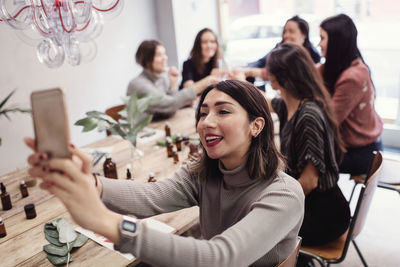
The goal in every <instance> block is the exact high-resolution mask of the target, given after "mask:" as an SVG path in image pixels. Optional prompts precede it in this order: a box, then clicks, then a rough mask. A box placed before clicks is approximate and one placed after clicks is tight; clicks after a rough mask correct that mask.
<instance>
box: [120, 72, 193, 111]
mask: <svg viewBox="0 0 400 267" xmlns="http://www.w3.org/2000/svg"><path fill="white" fill-rule="evenodd" d="M160 79H163V77H162V78H160ZM168 84H169V83H168V82H166V81H165V82H160V81H159V84H158V86H157V85H156V84H155V83H154V82H153V81H151V80H150V79H149V78H147V77H146V76H145V74H143V73H142V74H141V75H140V76H138V77H137V78H136V79H134V80H132V81H131V82H130V83H129V85H128V90H127V95H130V94H132V93H133V92H136V94H137V95H141V94H161V95H162V98H161V100H160V101H158V102H157V103H155V104H153V105H150V106H149V107H148V108H147V110H146V112H147V113H150V114H154V113H157V114H172V113H174V112H175V111H177V110H178V109H180V108H182V107H184V106H185V105H187V104H189V103H190V102H191V101H192V100H194V99H196V93H195V91H194V89H193V88H192V87H188V88H184V89H182V90H179V91H173V92H172V91H169V89H168V86H169V85H168Z"/></svg>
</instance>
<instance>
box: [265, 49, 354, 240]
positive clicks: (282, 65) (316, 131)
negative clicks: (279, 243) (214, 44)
mask: <svg viewBox="0 0 400 267" xmlns="http://www.w3.org/2000/svg"><path fill="white" fill-rule="evenodd" d="M267 71H268V75H269V77H270V82H271V86H272V88H273V89H275V90H280V94H281V98H274V99H272V107H273V109H274V111H275V112H276V113H277V114H278V117H279V121H280V132H279V134H280V142H281V152H282V154H283V155H285V156H286V158H287V171H286V172H287V173H288V174H289V175H291V176H293V177H294V178H296V179H297V180H298V181H299V182H300V184H301V186H302V188H303V191H304V194H305V195H306V201H305V215H304V221H303V224H302V226H301V229H300V233H299V235H300V236H301V237H302V239H303V240H302V244H304V245H306V246H312V245H322V244H326V243H328V242H330V241H333V240H335V239H336V238H338V237H340V236H341V235H342V234H343V233H345V232H346V230H347V228H348V226H349V223H350V209H349V205H348V202H347V201H346V199H345V197H344V196H343V194H342V192H341V190H340V188H339V186H338V184H337V181H338V178H339V170H338V164H337V162H338V161H340V158H341V156H342V154H343V150H344V148H343V145H342V141H341V139H340V134H339V129H338V126H337V124H336V121H335V118H334V113H333V110H332V107H331V103H330V97H329V93H328V91H327V90H326V88H325V87H324V85H323V81H322V79H321V77H320V76H319V75H318V72H317V70H316V68H315V67H314V63H313V61H312V59H311V57H310V55H309V53H307V51H306V50H305V49H304V48H303V47H300V46H298V45H295V44H282V45H281V46H279V47H278V48H276V49H274V50H272V52H271V53H270V55H269V57H268V61H267Z"/></svg>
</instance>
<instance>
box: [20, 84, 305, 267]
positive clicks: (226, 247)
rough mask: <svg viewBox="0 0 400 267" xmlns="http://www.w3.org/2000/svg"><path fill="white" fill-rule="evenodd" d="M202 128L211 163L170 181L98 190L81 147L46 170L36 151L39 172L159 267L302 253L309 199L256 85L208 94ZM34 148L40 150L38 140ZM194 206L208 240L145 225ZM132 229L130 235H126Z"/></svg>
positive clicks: (106, 185)
mask: <svg viewBox="0 0 400 267" xmlns="http://www.w3.org/2000/svg"><path fill="white" fill-rule="evenodd" d="M196 126H197V131H198V133H199V136H200V141H201V144H202V148H203V149H204V153H203V154H202V158H201V159H200V160H199V161H198V162H197V163H195V164H194V165H191V166H187V165H184V166H183V167H181V169H180V170H178V171H177V172H176V173H175V174H174V175H173V176H172V177H171V178H170V179H162V180H159V181H158V182H155V183H146V184H142V183H139V182H135V181H127V180H115V179H107V178H100V179H98V180H97V178H96V177H95V178H94V179H95V180H96V181H97V182H95V181H94V179H93V176H92V170H91V168H92V167H91V166H92V164H91V160H90V159H89V158H88V156H87V155H85V154H84V153H82V152H81V151H80V150H78V149H71V151H72V153H73V154H74V160H75V161H72V160H70V159H50V160H49V162H48V165H47V166H45V167H42V166H41V165H40V164H39V163H40V162H41V161H43V160H46V159H47V155H46V154H45V153H34V154H33V155H31V156H30V157H29V158H28V162H29V163H30V164H31V168H30V170H29V173H30V174H31V175H32V176H33V177H40V178H42V179H43V183H42V184H41V188H44V189H46V190H48V191H49V192H50V193H52V194H54V195H56V196H57V197H58V198H59V199H60V200H61V201H62V202H63V203H64V205H65V207H66V208H67V209H68V211H69V212H70V214H71V216H72V218H73V219H74V220H75V222H76V223H77V224H79V225H81V226H82V227H84V228H86V229H89V230H92V231H94V232H96V233H99V234H101V235H103V236H105V237H107V238H108V239H109V240H111V241H112V242H113V243H114V244H115V248H116V249H117V250H119V251H121V252H123V253H127V252H129V253H132V254H133V255H134V256H136V257H138V258H140V259H141V260H142V261H144V262H146V263H149V264H151V265H152V266H177V267H179V266H185V267H186V266H216V267H217V266H218V267H224V266H227V267H228V266H249V265H251V266H276V265H277V264H278V263H280V262H282V261H283V260H285V258H286V257H287V256H288V255H289V254H290V253H291V252H292V251H293V250H294V248H295V245H296V239H297V235H298V231H299V229H300V226H301V222H302V220H303V213H304V194H303V191H302V189H301V186H300V184H299V183H298V182H297V181H295V180H294V179H293V178H292V177H290V176H289V175H287V174H285V173H283V172H282V171H281V170H280V168H281V166H280V165H281V155H280V153H279V152H278V151H277V149H276V146H275V143H274V134H273V133H274V131H273V122H272V119H271V115H270V113H269V111H268V104H267V102H266V100H265V99H264V97H263V95H262V94H261V92H260V91H259V90H258V89H257V88H255V87H254V86H252V85H251V84H249V83H247V82H246V83H244V82H239V81H224V82H220V83H218V84H216V85H213V86H210V87H208V88H207V89H206V90H205V91H204V92H203V94H202V96H201V98H200V104H199V105H198V108H197V112H196ZM25 142H26V143H27V144H28V145H29V146H30V147H32V148H33V147H34V140H32V139H26V140H25ZM78 161H81V162H82V163H83V164H77V162H78ZM154 164H157V162H154ZM50 169H51V170H58V171H55V172H50V171H49V170H50ZM96 185H97V186H96ZM192 206H199V209H200V215H199V223H200V230H201V234H202V238H203V239H201V240H197V239H194V238H192V237H183V236H178V235H175V234H167V233H161V232H159V231H157V230H154V229H152V228H150V227H149V226H148V225H147V224H146V223H144V222H142V220H141V218H146V217H150V216H153V215H156V214H160V213H165V212H172V211H175V210H180V209H183V208H188V207H192ZM121 214H132V215H133V216H129V217H128V216H122V215H121ZM134 216H136V217H137V218H135V217H134ZM124 223H127V224H129V225H130V226H131V228H130V231H122V230H121V228H120V226H121V224H124Z"/></svg>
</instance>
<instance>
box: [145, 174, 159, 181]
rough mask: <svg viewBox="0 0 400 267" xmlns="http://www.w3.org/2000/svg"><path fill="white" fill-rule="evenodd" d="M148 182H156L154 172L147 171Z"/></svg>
mask: <svg viewBox="0 0 400 267" xmlns="http://www.w3.org/2000/svg"><path fill="white" fill-rule="evenodd" d="M147 181H148V182H149V183H155V182H157V179H156V178H154V172H151V173H149V179H148V180H147Z"/></svg>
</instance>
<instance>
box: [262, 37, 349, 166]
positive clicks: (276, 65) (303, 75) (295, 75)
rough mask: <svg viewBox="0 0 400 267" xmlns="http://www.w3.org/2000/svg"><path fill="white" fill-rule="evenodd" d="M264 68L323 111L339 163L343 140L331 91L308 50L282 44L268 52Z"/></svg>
mask: <svg viewBox="0 0 400 267" xmlns="http://www.w3.org/2000/svg"><path fill="white" fill-rule="evenodd" d="M267 71H268V72H269V73H271V74H272V75H274V76H275V77H276V80H277V82H278V83H279V84H280V85H281V86H282V87H283V88H285V89H286V90H287V91H288V93H289V94H290V95H292V96H293V97H294V98H296V99H300V100H312V101H314V102H315V103H316V104H317V105H318V106H319V107H320V108H321V109H322V111H323V112H324V113H325V114H326V117H327V119H328V123H329V125H330V126H331V128H332V130H333V134H334V139H335V154H336V160H337V162H338V163H340V161H341V159H342V156H343V152H344V151H345V148H344V144H343V141H342V139H341V136H340V133H339V127H338V124H337V122H336V119H335V117H334V114H333V108H332V101H331V98H330V95H329V93H328V90H327V89H326V87H325V86H324V83H323V81H322V78H321V76H320V75H319V74H318V72H317V69H316V68H315V66H314V62H313V61H312V59H311V56H310V54H309V53H308V52H307V51H306V50H305V49H304V48H303V47H301V46H298V45H295V44H282V45H281V46H280V47H278V48H276V49H274V50H273V51H272V52H271V53H270V55H269V56H268V61H267Z"/></svg>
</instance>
